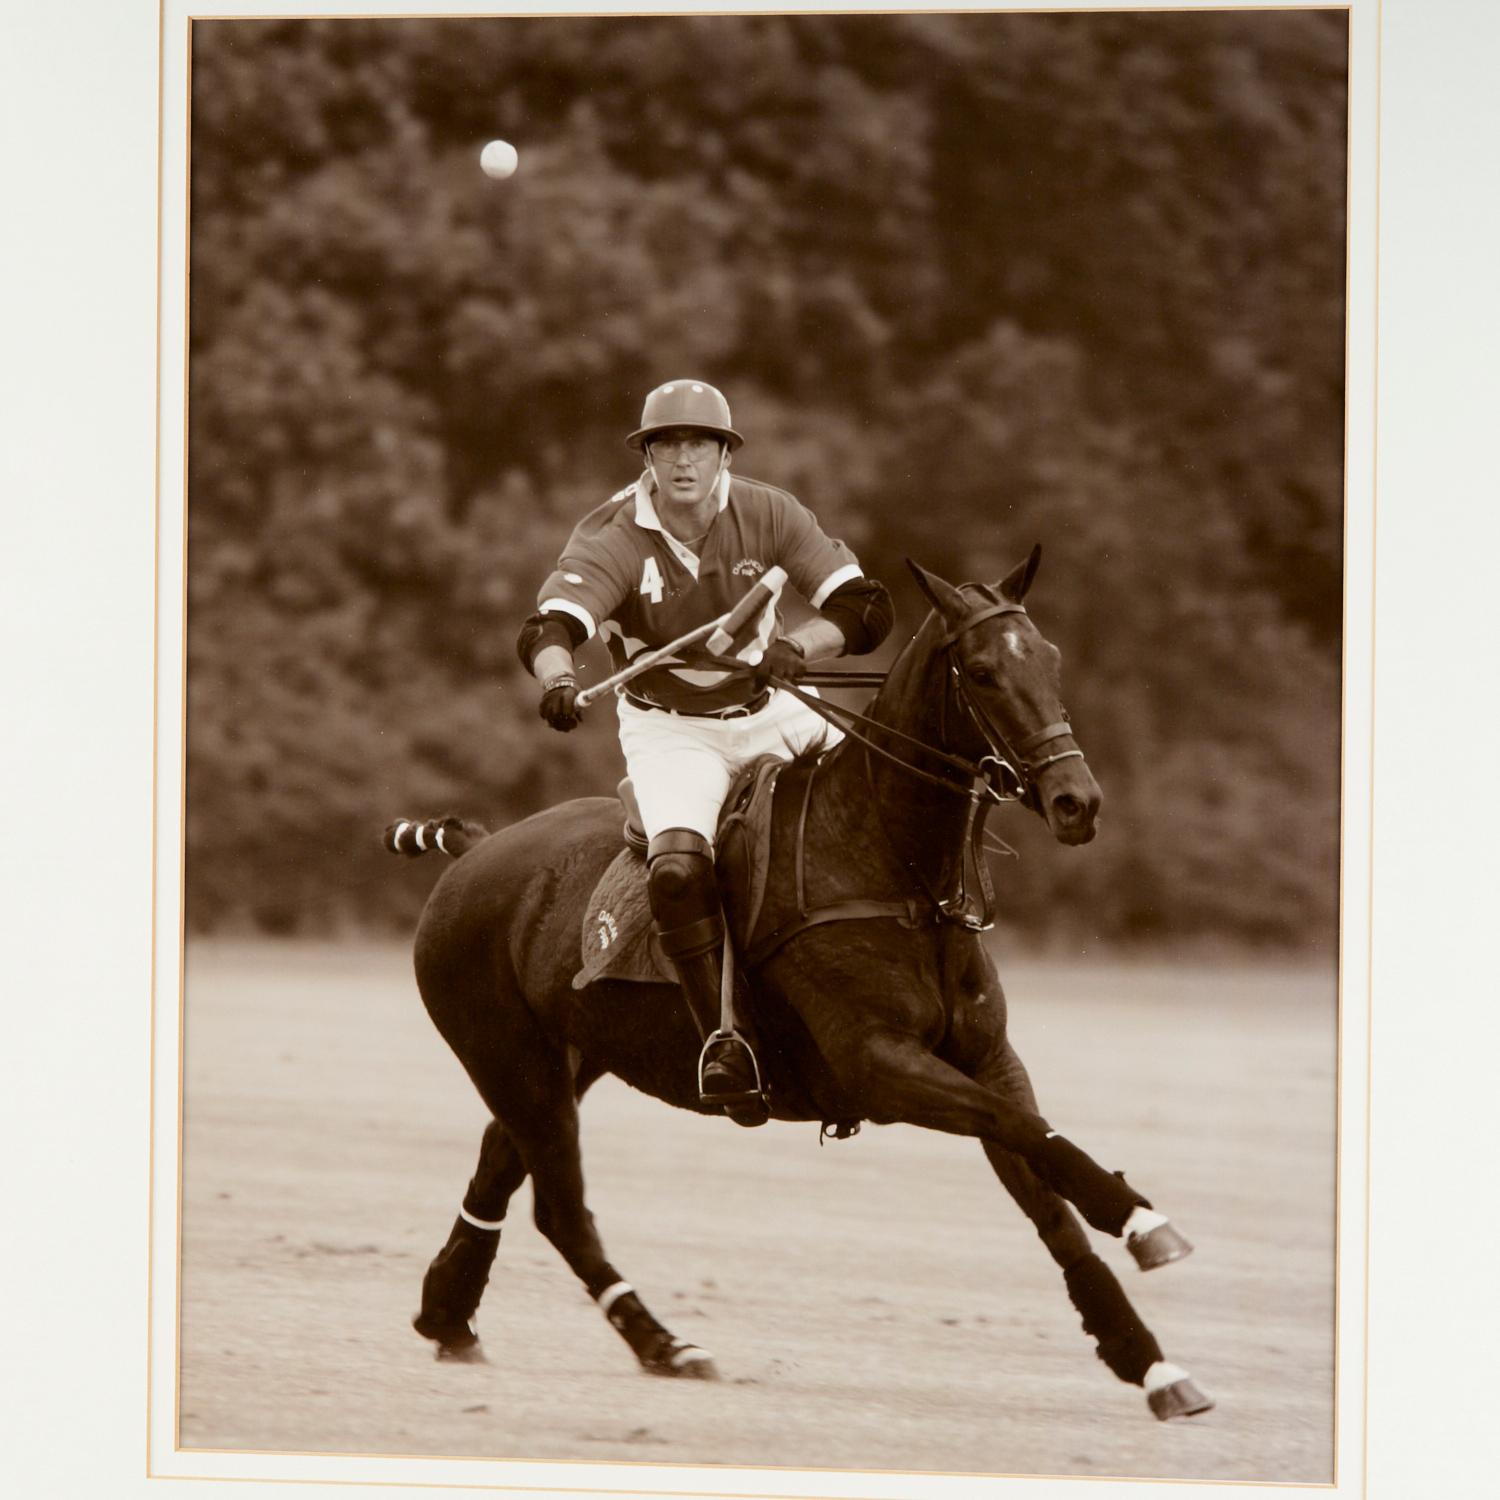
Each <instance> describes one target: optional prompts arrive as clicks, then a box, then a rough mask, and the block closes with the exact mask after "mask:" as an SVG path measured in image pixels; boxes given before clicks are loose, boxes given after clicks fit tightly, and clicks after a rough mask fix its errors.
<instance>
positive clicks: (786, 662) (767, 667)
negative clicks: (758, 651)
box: [750, 636, 807, 691]
mask: <svg viewBox="0 0 1500 1500" xmlns="http://www.w3.org/2000/svg"><path fill="white" fill-rule="evenodd" d="M806 671H807V652H805V651H804V650H803V649H802V647H801V646H800V645H799V644H798V643H797V642H796V641H794V640H792V638H791V637H790V636H782V638H781V639H780V640H779V641H772V642H771V644H770V645H769V646H768V647H767V648H766V654H765V655H764V656H763V657H761V659H760V661H759V662H757V663H756V667H755V672H754V675H753V676H752V677H751V679H750V680H751V681H752V682H753V683H754V684H755V686H756V689H757V691H758V690H759V689H761V688H763V687H767V686H768V685H769V684H770V681H771V678H773V677H779V678H781V680H782V681H783V682H796V680H797V679H798V678H799V677H801V676H802V675H803V673H805V672H806Z"/></svg>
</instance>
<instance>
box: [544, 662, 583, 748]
mask: <svg viewBox="0 0 1500 1500" xmlns="http://www.w3.org/2000/svg"><path fill="white" fill-rule="evenodd" d="M539 712H540V713H541V716H542V717H543V718H544V719H545V720H546V721H547V722H548V723H549V724H550V725H551V726H552V727H553V728H554V729H557V730H560V731H561V732H562V733H563V734H566V733H567V732H568V731H569V730H570V729H577V728H578V724H579V720H580V719H581V718H582V716H583V711H582V710H581V709H580V708H579V707H578V679H577V678H576V677H574V676H573V674H572V673H571V672H563V673H559V675H558V676H556V677H549V678H548V679H547V680H546V681H545V682H544V683H543V684H542V702H541V708H540V710H539Z"/></svg>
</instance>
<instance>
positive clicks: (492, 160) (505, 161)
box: [479, 141, 521, 177]
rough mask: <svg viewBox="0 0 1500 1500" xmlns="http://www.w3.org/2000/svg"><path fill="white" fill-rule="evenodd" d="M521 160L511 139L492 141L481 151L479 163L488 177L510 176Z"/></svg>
mask: <svg viewBox="0 0 1500 1500" xmlns="http://www.w3.org/2000/svg"><path fill="white" fill-rule="evenodd" d="M520 160H521V158H520V156H519V155H518V154H517V152H516V148H515V147H514V146H512V145H511V143H510V142H509V141H491V142H490V143H489V145H487V146H486V147H485V148H484V150H483V151H481V152H480V153H479V165H480V167H481V168H482V169H483V171H484V175H485V176H486V177H509V176H510V174H511V173H512V172H514V171H515V170H516V164H517V163H518V162H519V161H520Z"/></svg>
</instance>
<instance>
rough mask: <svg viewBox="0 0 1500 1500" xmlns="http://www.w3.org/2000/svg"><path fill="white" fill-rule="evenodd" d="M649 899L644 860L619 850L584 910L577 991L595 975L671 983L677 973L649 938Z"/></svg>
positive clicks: (635, 854)
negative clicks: (581, 962) (581, 964)
mask: <svg viewBox="0 0 1500 1500" xmlns="http://www.w3.org/2000/svg"><path fill="white" fill-rule="evenodd" d="M653 935H654V934H653V927H652V922H651V903H650V901H649V900H648V899H647V897H646V861H645V859H644V858H643V857H642V856H641V855H639V854H637V853H636V851H635V850H634V849H629V848H626V849H622V850H620V852H619V853H618V854H617V855H616V856H615V858H614V861H613V862H612V863H611V864H610V866H609V868H608V869H607V870H606V871H605V872H604V874H603V875H601V876H600V877H599V884H598V885H596V886H595V887H594V894H593V895H592V896H591V897H590V898H589V904H588V906H587V907H585V908H584V913H583V934H582V955H581V957H582V961H583V967H582V968H581V969H580V970H579V971H578V973H577V974H576V975H575V976H574V978H573V988H574V989H575V990H581V989H582V988H583V987H584V985H586V984H592V983H593V982H594V981H595V980H596V979H628V980H635V981H636V982H638V983H640V984H663V983H665V984H676V983H677V976H676V974H674V973H673V972H672V970H671V968H670V967H669V965H668V964H667V960H666V959H665V958H664V957H662V956H661V955H660V953H659V952H658V950H657V945H656V944H655V943H654V942H652V940H651V939H652V937H653Z"/></svg>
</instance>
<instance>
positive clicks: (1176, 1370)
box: [1145, 1359, 1188, 1396]
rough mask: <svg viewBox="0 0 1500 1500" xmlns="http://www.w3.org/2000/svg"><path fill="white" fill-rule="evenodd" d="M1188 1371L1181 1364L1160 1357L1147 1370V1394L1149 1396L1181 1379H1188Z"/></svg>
mask: <svg viewBox="0 0 1500 1500" xmlns="http://www.w3.org/2000/svg"><path fill="white" fill-rule="evenodd" d="M1187 1378H1188V1372H1187V1371H1186V1370H1184V1369H1183V1368H1182V1366H1181V1365H1174V1364H1170V1363H1168V1362H1167V1361H1166V1360H1164V1359H1159V1360H1157V1362H1156V1363H1155V1364H1154V1365H1152V1366H1151V1368H1150V1369H1149V1370H1147V1371H1146V1379H1145V1386H1146V1394H1147V1395H1148V1396H1149V1395H1151V1394H1152V1393H1153V1392H1154V1391H1161V1390H1165V1389H1166V1388H1167V1387H1168V1386H1169V1385H1176V1384H1177V1382H1178V1381H1179V1380H1186V1379H1187Z"/></svg>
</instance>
